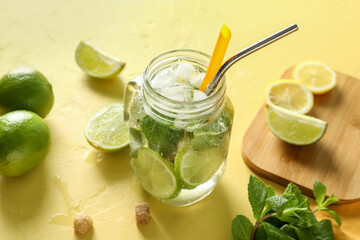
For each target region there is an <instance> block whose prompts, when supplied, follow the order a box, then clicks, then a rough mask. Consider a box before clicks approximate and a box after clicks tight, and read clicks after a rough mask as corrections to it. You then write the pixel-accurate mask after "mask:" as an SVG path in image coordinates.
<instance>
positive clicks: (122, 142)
mask: <svg viewBox="0 0 360 240" xmlns="http://www.w3.org/2000/svg"><path fill="white" fill-rule="evenodd" d="M85 137H86V140H87V141H88V142H89V143H90V144H91V145H92V146H93V147H95V148H96V149H99V150H101V151H104V152H116V151H119V150H121V149H122V148H124V147H126V146H127V145H129V141H130V134H129V129H128V127H127V124H126V122H125V121H124V107H123V104H121V103H113V104H109V105H107V106H105V107H103V108H101V109H100V110H99V111H97V112H96V113H95V114H94V115H93V116H92V117H91V118H90V120H89V121H88V122H87V124H86V127H85Z"/></svg>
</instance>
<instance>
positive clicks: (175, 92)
mask: <svg viewBox="0 0 360 240" xmlns="http://www.w3.org/2000/svg"><path fill="white" fill-rule="evenodd" d="M185 90H186V88H185V87H184V86H173V87H169V88H166V89H162V90H160V92H159V93H160V94H161V95H163V96H164V97H167V98H170V99H173V100H176V101H184V100H185Z"/></svg>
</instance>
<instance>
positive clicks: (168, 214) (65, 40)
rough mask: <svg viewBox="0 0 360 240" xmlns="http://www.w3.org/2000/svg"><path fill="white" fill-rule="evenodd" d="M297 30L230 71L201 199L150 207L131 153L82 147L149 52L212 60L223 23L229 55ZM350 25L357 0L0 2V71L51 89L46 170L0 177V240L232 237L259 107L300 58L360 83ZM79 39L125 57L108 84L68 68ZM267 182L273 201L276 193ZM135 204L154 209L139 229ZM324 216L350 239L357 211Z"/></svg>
mask: <svg viewBox="0 0 360 240" xmlns="http://www.w3.org/2000/svg"><path fill="white" fill-rule="evenodd" d="M294 22H296V23H297V24H298V25H299V28H300V30H299V31H297V32H295V33H293V34H291V35H289V36H287V37H286V38H283V39H281V40H279V41H278V42H276V43H273V44H272V45H270V46H267V47H266V48H264V49H262V50H260V51H258V52H256V53H254V54H252V55H251V56H249V57H247V58H245V59H243V60H242V61H241V62H238V63H237V64H236V65H234V66H233V67H232V68H231V69H230V70H229V71H228V73H227V79H228V82H227V86H228V95H229V97H230V98H231V99H232V101H233V103H234V106H235V122H234V126H233V132H232V140H231V145H230V150H229V156H228V165H227V170H226V172H225V175H224V177H223V179H222V181H221V182H220V184H219V185H218V187H217V188H216V189H215V190H214V192H213V193H212V194H211V195H210V196H209V197H207V198H206V199H204V200H203V201H201V202H200V203H198V204H195V205H193V206H190V207H185V208H176V207H171V206H167V205H164V204H162V203H160V202H158V201H157V200H154V199H152V198H151V197H150V196H149V195H148V194H147V193H145V192H144V191H143V190H142V189H141V187H140V185H139V184H138V182H137V181H136V180H135V178H134V177H133V176H132V174H131V171H130V167H129V149H128V148H127V149H125V150H124V151H122V152H120V153H116V154H103V153H100V152H98V151H96V150H94V149H93V148H92V147H90V145H89V144H88V143H87V142H86V140H85V138H84V136H83V128H84V126H85V124H86V121H87V119H88V118H89V117H90V116H91V115H92V114H93V113H94V112H95V111H96V110H97V109H99V108H100V107H102V106H103V105H106V104H109V103H113V102H122V101H123V97H124V88H125V85H126V83H127V82H128V81H129V80H131V79H132V78H133V77H135V76H137V75H140V74H142V72H143V70H144V68H145V66H146V65H147V63H148V62H149V61H150V60H151V59H152V58H153V57H154V56H155V55H157V54H159V53H161V52H164V51H167V50H171V49H177V48H191V49H197V50H200V51H203V52H206V53H208V54H211V52H212V49H213V47H214V46H215V42H216V38H217V36H218V33H219V31H220V28H221V26H222V24H227V25H228V26H229V28H230V29H231V30H232V39H231V40H230V45H229V48H228V51H227V54H226V56H225V58H229V57H230V56H232V55H233V54H235V53H236V52H237V51H239V50H240V49H242V48H244V47H246V46H248V45H249V44H252V43H254V42H256V41H258V40H260V39H261V38H263V37H265V36H267V35H269V34H272V33H273V32H276V31H278V30H280V29H281V28H283V27H286V26H288V25H290V24H292V23H294ZM359 23H360V1H357V0H352V1H350V0H349V1H346V0H318V1H313V0H303V1H295V0H282V1H280V0H279V1H268V0H264V1H245V0H238V1H235V0H234V1H230V0H222V1H214V0H206V1H205V0H204V1H194V0H181V1H175V0H172V1H171V0H152V1H149V0H148V1H146V0H104V1H96V0H77V1H74V0H59V1H55V0H31V1H26V0H12V1H7V0H2V1H1V2H0V34H1V37H0V74H1V75H3V74H5V73H6V72H8V71H10V70H12V69H13V68H15V67H19V66H24V65H26V66H32V67H35V68H37V69H38V70H40V71H41V72H42V73H43V74H44V75H45V76H46V77H47V78H48V80H49V81H50V82H51V83H52V85H53V89H54V93H55V105H54V107H53V109H52V111H51V112H50V114H49V115H48V116H47V117H46V122H47V123H48V124H49V126H50V130H51V134H52V147H51V150H50V152H49V154H48V157H47V158H46V160H45V162H44V163H42V164H41V165H40V166H39V167H38V168H37V169H36V170H35V171H33V172H31V173H29V174H27V175H25V176H23V177H19V178H15V179H8V178H5V177H0V238H1V239H26V240H31V239H36V240H42V239H61V240H63V239H101V240H103V239H231V221H232V219H233V218H234V217H235V216H236V215H237V214H243V215H245V216H247V217H249V218H250V219H252V213H251V208H250V205H249V202H248V199H247V183H248V179H249V175H250V174H251V171H250V170H249V169H248V168H247V167H246V165H245V164H244V162H243V160H242V157H241V146H242V138H243V135H244V133H245V131H246V129H247V127H248V126H249V124H250V122H251V120H252V119H253V118H254V116H255V114H256V113H257V111H258V109H259V108H260V106H261V105H262V104H263V101H264V87H265V86H266V84H267V83H268V82H269V81H271V80H275V79H277V78H279V77H280V76H281V75H282V73H283V72H284V70H285V69H287V68H288V67H290V66H292V65H295V64H297V63H299V62H301V61H304V60H319V61H323V62H325V63H327V64H328V65H330V66H331V67H332V68H334V69H335V70H337V71H340V72H343V73H346V74H349V75H352V76H355V77H358V78H360V63H359V61H358V59H359V56H360V47H359V42H360V30H359ZM80 40H86V41H89V42H91V43H92V44H93V45H95V46H97V47H99V48H101V49H102V50H103V51H105V52H108V53H110V54H111V55H113V56H116V57H118V58H119V59H121V60H123V61H125V62H126V63H127V65H126V68H125V70H124V72H123V73H122V74H121V75H120V76H119V77H118V78H117V79H115V80H114V81H99V80H96V79H91V78H89V77H87V76H85V74H84V73H83V72H82V71H81V70H80V69H79V68H78V67H77V65H76V63H75V60H74V51H75V48H76V46H77V44H78V43H79V41H80ZM259 150H260V149H259ZM269 157H271V156H269ZM265 182H266V183H267V184H271V185H272V186H274V187H275V189H276V191H277V192H278V193H281V192H282V191H283V190H284V188H283V187H281V186H278V185H277V184H274V183H272V182H270V181H267V180H265ZM139 202H149V203H150V206H151V215H152V220H151V223H150V224H149V225H146V226H142V227H137V226H136V224H135V219H134V206H135V204H136V203H139ZM333 209H335V210H337V211H338V212H339V214H340V216H341V217H342V219H343V226H342V227H341V228H339V227H337V226H336V225H335V224H334V225H333V228H334V231H335V234H336V239H359V238H360V228H359V226H358V224H359V222H360V217H359V216H360V205H359V203H353V204H349V205H343V206H338V207H334V208H333ZM78 212H86V213H87V214H89V215H90V216H91V217H92V218H93V220H94V225H95V229H94V231H93V232H92V233H91V234H89V235H87V236H85V237H78V236H76V235H75V234H74V233H73V229H72V218H73V216H74V215H75V214H76V213H78ZM316 215H317V216H318V217H319V219H320V218H321V217H323V216H325V215H321V214H319V213H316Z"/></svg>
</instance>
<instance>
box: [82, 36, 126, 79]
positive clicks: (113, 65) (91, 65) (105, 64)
mask: <svg viewBox="0 0 360 240" xmlns="http://www.w3.org/2000/svg"><path fill="white" fill-rule="evenodd" d="M75 60H76V63H77V64H78V65H79V67H80V68H81V69H82V70H83V71H84V72H85V73H86V74H88V75H89V76H91V77H94V78H102V79H108V78H114V77H116V76H117V75H119V73H120V72H121V71H122V70H123V69H124V67H125V63H123V62H120V61H119V60H118V59H116V58H114V57H111V56H108V55H107V54H106V53H104V52H102V51H100V50H99V49H96V48H95V47H93V46H91V45H90V44H89V43H86V42H84V41H81V42H80V43H79V45H78V46H77V48H76V51H75Z"/></svg>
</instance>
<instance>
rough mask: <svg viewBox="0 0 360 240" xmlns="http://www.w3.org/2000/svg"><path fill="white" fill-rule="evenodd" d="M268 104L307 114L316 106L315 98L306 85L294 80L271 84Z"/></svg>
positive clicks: (277, 81)
mask: <svg viewBox="0 0 360 240" xmlns="http://www.w3.org/2000/svg"><path fill="white" fill-rule="evenodd" d="M266 102H267V104H269V105H270V106H278V107H283V108H286V109H288V110H291V111H294V112H297V113H301V114H306V113H308V112H309V111H310V110H311V108H312V107H313V105H314V96H313V94H312V93H311V92H310V90H309V89H307V88H306V87H305V86H304V85H302V84H301V83H300V82H299V81H297V80H293V79H281V80H276V81H273V82H271V83H270V84H269V85H268V87H267V90H266Z"/></svg>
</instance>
